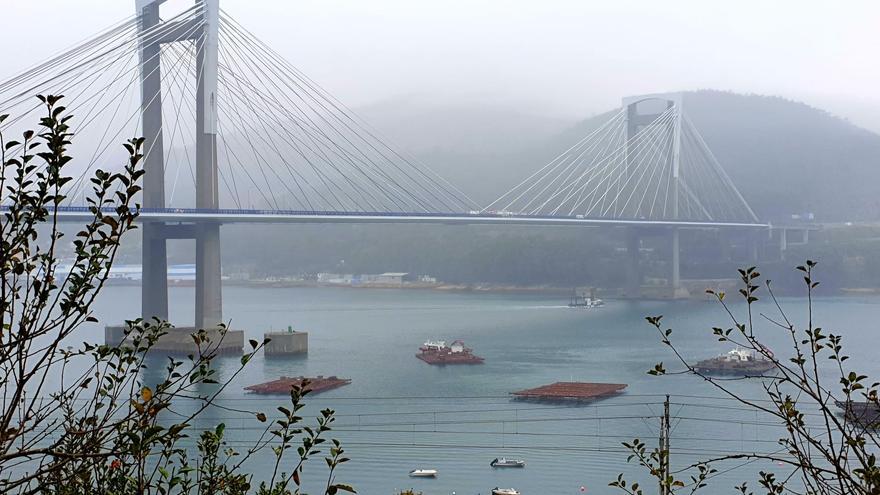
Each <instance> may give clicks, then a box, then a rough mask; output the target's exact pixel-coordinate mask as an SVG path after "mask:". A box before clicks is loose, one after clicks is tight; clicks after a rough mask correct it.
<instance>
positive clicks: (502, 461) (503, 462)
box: [489, 457, 526, 468]
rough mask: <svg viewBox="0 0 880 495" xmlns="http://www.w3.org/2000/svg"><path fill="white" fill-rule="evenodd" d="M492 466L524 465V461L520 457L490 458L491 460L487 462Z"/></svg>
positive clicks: (519, 466) (518, 466)
mask: <svg viewBox="0 0 880 495" xmlns="http://www.w3.org/2000/svg"><path fill="white" fill-rule="evenodd" d="M489 465H490V466H492V467H493V468H507V467H517V468H521V467H526V461H524V460H522V459H507V458H506V457H497V458H495V459H492V462H490V463H489Z"/></svg>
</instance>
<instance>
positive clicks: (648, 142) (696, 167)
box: [484, 106, 757, 223]
mask: <svg viewBox="0 0 880 495" xmlns="http://www.w3.org/2000/svg"><path fill="white" fill-rule="evenodd" d="M679 132H680V139H678V140H676V134H677V133H679ZM676 159H677V161H678V167H676ZM676 168H677V170H676ZM484 211H495V212H502V213H504V214H511V215H541V216H569V217H578V218H581V217H583V218H598V219H623V220H655V221H658V220H675V221H700V222H745V223H752V222H757V218H756V217H755V215H754V213H753V212H752V210H751V209H750V208H749V206H748V204H747V203H746V202H745V200H744V199H743V197H742V195H740V193H739V191H737V189H736V187H735V186H734V184H733V182H731V180H730V178H729V177H728V176H727V174H726V173H725V172H724V170H723V169H722V168H721V165H720V164H719V163H718V160H716V159H715V156H714V155H713V154H712V152H711V151H710V150H709V148H708V146H707V145H706V143H705V142H704V141H703V138H702V137H701V136H700V134H699V132H698V131H697V129H696V127H694V125H693V123H691V121H690V119H688V118H687V117H686V116H684V115H682V114H681V113H680V112H679V109H678V107H676V106H671V107H669V108H667V109H666V110H665V111H664V112H662V113H660V114H659V115H658V116H657V117H656V118H655V119H654V120H653V121H651V122H650V123H649V124H647V125H645V126H643V127H642V128H640V129H638V130H637V132H636V133H635V134H634V135H632V136H629V137H627V120H626V111H625V110H620V111H618V112H616V113H615V114H614V115H612V116H611V118H610V119H608V120H607V121H606V122H605V123H604V124H602V125H600V126H599V127H598V128H596V129H595V130H594V131H593V132H591V133H590V134H588V135H587V136H586V137H584V138H583V139H581V140H580V141H579V142H577V143H576V144H575V145H574V146H572V147H571V148H569V149H568V150H566V151H565V152H563V153H562V154H560V155H559V156H557V157H556V158H555V159H554V160H552V161H551V162H550V163H548V164H547V165H545V166H544V167H543V168H541V169H540V170H538V171H537V172H535V173H534V174H532V175H531V176H529V177H528V178H526V179H525V180H524V181H522V182H521V183H519V184H518V185H516V186H515V187H514V188H513V189H511V190H510V191H508V192H507V193H505V194H503V195H502V196H501V197H499V198H498V199H496V200H495V201H493V202H492V203H491V204H490V205H489V206H487V207H486V208H485V209H484Z"/></svg>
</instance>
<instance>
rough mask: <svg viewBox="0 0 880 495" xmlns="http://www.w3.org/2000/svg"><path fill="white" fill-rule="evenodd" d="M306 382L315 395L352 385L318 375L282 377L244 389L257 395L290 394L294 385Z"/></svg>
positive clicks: (335, 378)
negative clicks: (314, 376)
mask: <svg viewBox="0 0 880 495" xmlns="http://www.w3.org/2000/svg"><path fill="white" fill-rule="evenodd" d="M304 380H308V381H309V384H308V385H307V386H306V389H307V390H309V391H311V392H312V393H314V394H318V393H321V392H325V391H327V390H332V389H334V388H339V387H341V386H343V385H348V384H349V383H351V379H350V378H339V377H336V376H327V377H325V376H323V375H318V376H317V377H316V378H310V377H304V376H295V377H289V376H282V377H281V378H279V379H278V380H272V381H271V382H266V383H259V384H257V385H250V386H247V387H245V388H244V389H245V390H247V391H248V392H253V393H255V394H289V393H290V389H291V388H293V386H294V385H296V386H302V384H303V381H304Z"/></svg>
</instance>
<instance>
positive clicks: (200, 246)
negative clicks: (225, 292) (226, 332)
mask: <svg viewBox="0 0 880 495" xmlns="http://www.w3.org/2000/svg"><path fill="white" fill-rule="evenodd" d="M197 231H198V233H197V237H196V322H195V323H196V327H197V328H214V327H216V326H217V324H218V323H222V322H223V296H222V280H221V272H220V224H217V223H211V224H204V225H200V226H199V227H198V229H197Z"/></svg>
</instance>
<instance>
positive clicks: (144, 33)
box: [136, 0, 223, 328]
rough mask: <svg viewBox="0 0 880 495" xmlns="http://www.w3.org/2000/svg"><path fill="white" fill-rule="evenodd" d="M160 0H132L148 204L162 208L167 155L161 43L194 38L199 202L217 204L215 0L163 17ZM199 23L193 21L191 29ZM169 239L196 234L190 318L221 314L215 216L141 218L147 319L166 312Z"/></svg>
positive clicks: (208, 323)
mask: <svg viewBox="0 0 880 495" xmlns="http://www.w3.org/2000/svg"><path fill="white" fill-rule="evenodd" d="M164 2H165V0H136V9H137V15H138V20H139V21H138V34H139V39H140V40H141V42H140V64H139V68H140V80H141V119H142V129H143V136H144V155H145V156H144V170H145V172H146V173H145V175H144V190H143V206H144V207H145V208H165V207H166V203H165V163H164V155H165V150H164V145H163V139H162V137H163V136H162V67H161V57H160V56H158V55H159V53H160V52H161V50H162V45H163V44H168V43H178V42H185V41H190V40H194V41H197V42H196V43H195V45H196V102H195V103H196V105H195V107H196V122H195V130H196V208H203V209H212V210H216V209H217V208H219V206H220V201H219V194H218V181H217V177H218V167H217V84H218V66H217V64H218V44H219V23H220V6H219V0H198V1H197V2H196V5H197V6H198V8H199V15H198V16H197V17H196V18H194V19H191V20H187V21H174V22H176V23H179V24H181V25H180V26H175V25H170V26H169V25H164V24H167V22H163V21H162V20H161V18H160V16H159V7H160V6H161V5H162V4H163V3H164ZM195 27H198V28H197V29H194V28H195ZM168 239H195V241H196V300H195V326H196V327H198V328H210V327H214V326H216V325H217V324H218V323H221V322H222V319H223V313H222V295H221V294H222V292H221V277H220V274H221V272H220V224H219V223H218V222H200V223H199V224H197V225H185V224H184V225H182V224H169V223H164V222H161V223H158V222H157V223H150V222H145V223H144V228H143V251H142V267H143V268H142V269H143V280H142V295H141V313H142V316H143V317H144V318H145V319H151V318H154V317H155V318H159V319H161V320H167V319H168V256H167V240H168Z"/></svg>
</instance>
